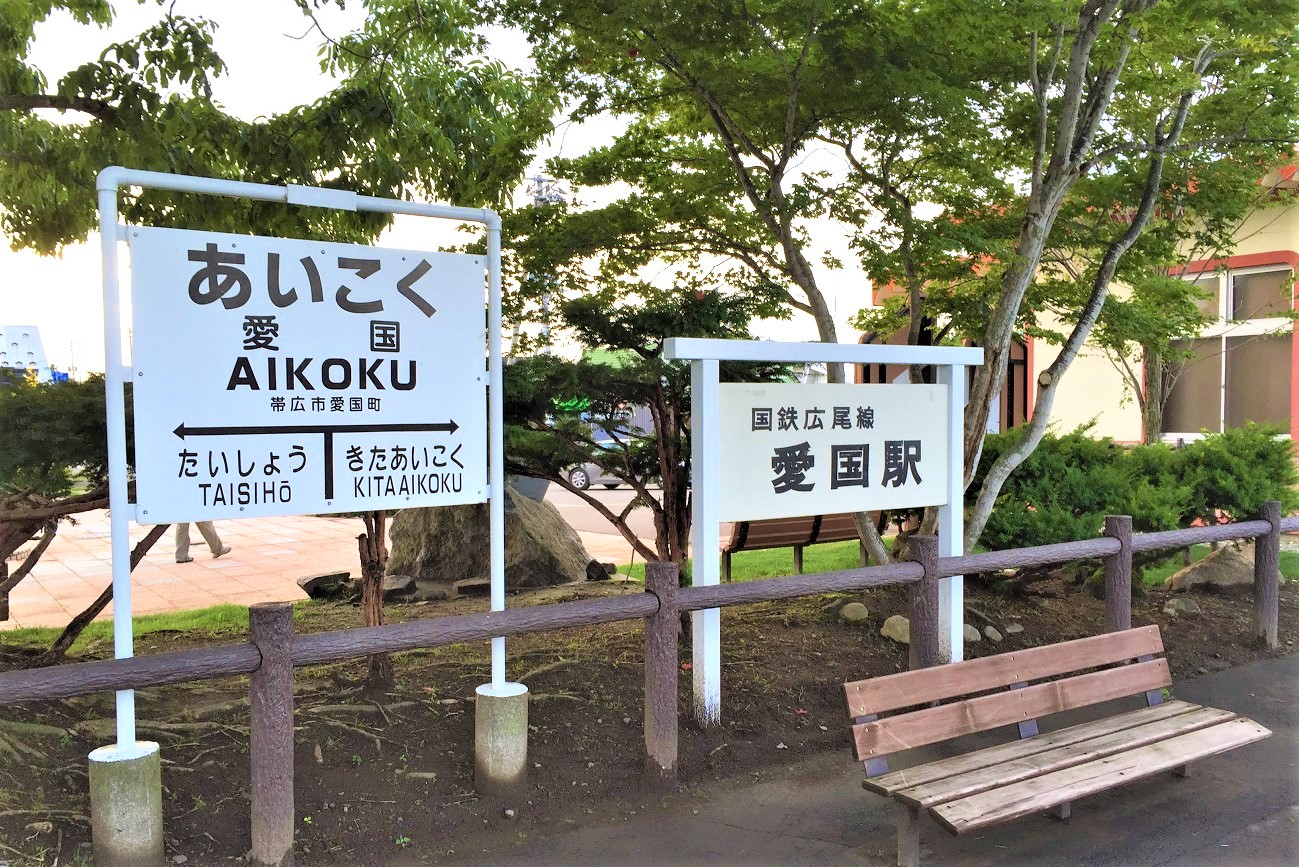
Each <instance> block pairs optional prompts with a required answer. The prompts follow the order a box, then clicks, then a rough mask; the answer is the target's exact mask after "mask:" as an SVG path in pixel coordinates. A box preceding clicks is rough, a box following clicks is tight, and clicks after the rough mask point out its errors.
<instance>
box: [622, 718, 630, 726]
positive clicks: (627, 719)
mask: <svg viewBox="0 0 1299 867" xmlns="http://www.w3.org/2000/svg"><path fill="white" fill-rule="evenodd" d="M622 724H623V725H625V726H629V725H631V717H629V716H625V717H623V718H622Z"/></svg>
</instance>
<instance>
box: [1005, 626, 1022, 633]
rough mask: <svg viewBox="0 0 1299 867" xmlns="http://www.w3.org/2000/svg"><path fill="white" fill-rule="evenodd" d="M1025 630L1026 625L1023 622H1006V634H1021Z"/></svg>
mask: <svg viewBox="0 0 1299 867" xmlns="http://www.w3.org/2000/svg"><path fill="white" fill-rule="evenodd" d="M1023 631H1024V625H1023V624H1022V623H1007V624H1006V634H1007V635H1019V634H1020V633H1021V632H1023Z"/></svg>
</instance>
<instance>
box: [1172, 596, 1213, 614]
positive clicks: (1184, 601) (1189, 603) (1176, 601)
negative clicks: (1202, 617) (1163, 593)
mask: <svg viewBox="0 0 1299 867" xmlns="http://www.w3.org/2000/svg"><path fill="white" fill-rule="evenodd" d="M1164 613H1165V614H1168V615H1171V616H1173V617H1177V616H1178V615H1180V614H1202V613H1204V612H1202V611H1201V610H1200V606H1199V604H1198V603H1197V602H1196V601H1195V600H1194V599H1188V598H1186V597H1185V596H1175V597H1173V598H1172V599H1169V600H1168V602H1167V603H1166V604H1165V605H1164Z"/></svg>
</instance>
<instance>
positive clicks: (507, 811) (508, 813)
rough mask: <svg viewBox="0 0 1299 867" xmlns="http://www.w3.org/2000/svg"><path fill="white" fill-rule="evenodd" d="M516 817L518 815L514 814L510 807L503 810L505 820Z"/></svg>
mask: <svg viewBox="0 0 1299 867" xmlns="http://www.w3.org/2000/svg"><path fill="white" fill-rule="evenodd" d="M517 815H518V813H516V812H515V811H514V809H513V808H511V807H506V808H505V818H507V819H513V818H514V817H515V816H517Z"/></svg>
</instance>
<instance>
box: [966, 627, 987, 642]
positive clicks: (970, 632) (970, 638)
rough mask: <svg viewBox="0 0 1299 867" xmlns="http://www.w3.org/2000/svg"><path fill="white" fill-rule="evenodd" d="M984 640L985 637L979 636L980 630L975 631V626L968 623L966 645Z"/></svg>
mask: <svg viewBox="0 0 1299 867" xmlns="http://www.w3.org/2000/svg"><path fill="white" fill-rule="evenodd" d="M982 638H983V636H982V635H980V634H979V630H977V629H975V628H974V627H973V626H971V625H970V624H968V623H967V624H965V643H966V644H972V643H974V642H976V641H979V640H980V639H982Z"/></svg>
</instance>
